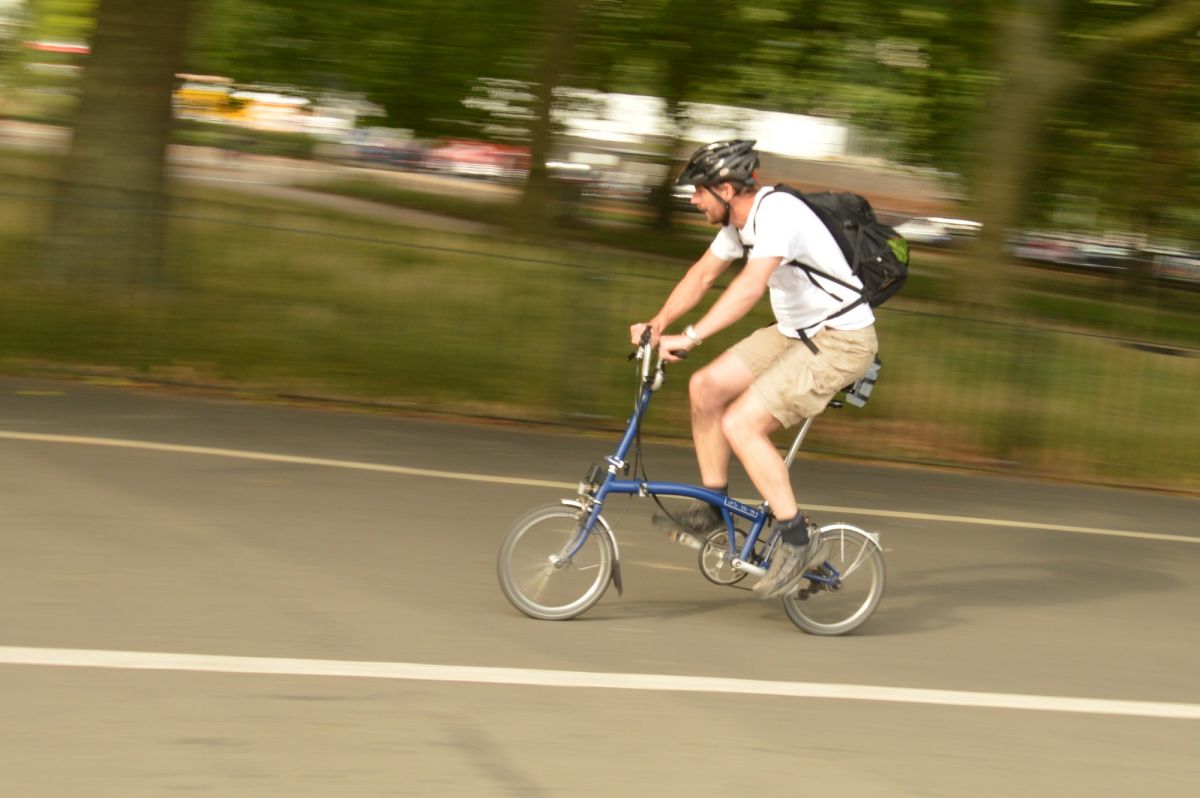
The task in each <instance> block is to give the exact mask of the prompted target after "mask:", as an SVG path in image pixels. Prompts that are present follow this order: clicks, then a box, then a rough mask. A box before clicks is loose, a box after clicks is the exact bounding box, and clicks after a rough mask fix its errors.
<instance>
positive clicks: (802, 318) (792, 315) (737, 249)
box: [709, 188, 875, 338]
mask: <svg viewBox="0 0 1200 798" xmlns="http://www.w3.org/2000/svg"><path fill="white" fill-rule="evenodd" d="M764 198H766V201H765V202H764V201H763V200H764ZM746 247H750V254H749V256H748V260H753V259H755V258H783V262H782V263H780V264H779V265H778V266H777V267H776V268H775V271H773V272H772V273H771V277H770V279H769V280H768V281H767V286H768V287H769V289H770V292H771V310H773V311H774V312H775V320H776V321H778V322H779V330H780V332H782V333H783V334H784V335H788V336H791V337H793V338H798V337H799V334H798V333H799V331H800V330H804V331H805V332H806V333H808V334H809V335H816V334H817V333H818V332H820V330H821V329H822V328H823V327H825V326H829V327H832V328H834V329H837V330H860V329H862V328H863V327H869V326H870V325H872V324H874V323H875V314H874V313H872V312H871V307H870V306H869V305H867V303H865V302H864V303H862V304H860V305H858V306H856V307H854V308H853V309H851V310H849V311H847V312H846V313H843V314H842V315H840V316H838V317H836V318H833V319H830V320H829V322H828V325H826V324H823V323H822V322H823V320H824V319H825V318H827V317H828V316H829V315H830V314H832V313H836V312H837V311H839V310H841V309H842V308H844V307H846V306H847V305H849V304H850V303H851V302H854V301H856V300H857V299H858V298H859V294H858V293H857V292H856V291H851V290H849V289H848V288H846V287H845V286H841V285H838V284H837V283H834V282H831V281H829V280H825V281H823V282H822V285H823V287H824V288H825V289H827V291H828V293H827V292H826V291H825V290H822V289H821V288H818V287H817V286H816V285H814V284H813V281H814V280H821V277H820V276H817V275H814V276H813V277H812V279H810V278H809V276H808V273H807V272H805V271H804V270H803V269H801V268H799V267H797V266H789V265H788V263H789V262H790V261H798V262H799V263H805V264H807V265H809V266H812V267H813V268H815V269H820V270H821V271H823V272H825V273H826V274H831V275H833V276H834V277H836V278H838V279H839V280H843V281H845V282H847V283H849V284H850V285H855V286H861V285H862V283H861V282H859V280H858V278H857V277H855V276H854V274H853V272H851V271H850V267H849V265H847V263H846V258H845V256H843V255H842V250H841V249H840V248H838V245H837V242H836V241H834V240H833V235H832V234H831V233H830V232H829V229H828V228H827V227H825V224H824V223H823V222H822V221H821V220H820V219H819V218H818V217H817V215H816V214H815V213H813V212H812V209H811V208H809V207H808V206H807V205H805V204H804V202H802V201H801V200H800V199H798V198H797V197H793V196H792V195H791V194H788V193H786V192H783V191H773V190H772V189H770V188H763V189H761V190H760V191H759V192H758V194H757V195H756V196H755V197H754V204H753V205H752V206H751V207H750V215H749V216H748V217H747V220H746V226H745V227H743V228H741V229H740V230H739V229H738V228H736V227H734V226H733V225H732V224H728V225H725V226H724V227H722V228H721V230H720V231H719V232H718V233H717V237H716V238H715V239H713V242H712V245H711V246H710V247H709V249H710V250H711V251H712V253H713V254H714V255H716V256H717V257H719V258H721V259H723V260H737V259H738V258H740V257H741V256H742V255H743V254H745V251H746ZM830 294H834V295H835V296H836V297H837V298H835V296H830Z"/></svg>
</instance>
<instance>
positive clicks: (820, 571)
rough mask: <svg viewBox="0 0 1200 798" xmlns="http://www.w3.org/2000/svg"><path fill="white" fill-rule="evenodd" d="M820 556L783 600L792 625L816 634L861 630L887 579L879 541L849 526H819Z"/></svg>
mask: <svg viewBox="0 0 1200 798" xmlns="http://www.w3.org/2000/svg"><path fill="white" fill-rule="evenodd" d="M818 541H819V542H818V545H817V551H816V555H815V556H814V558H813V561H812V563H811V564H810V565H809V567H808V569H807V570H806V571H805V574H804V579H802V580H801V581H800V585H799V587H798V588H797V589H796V590H795V591H794V592H792V593H791V594H789V595H787V596H784V599H783V608H784V610H785V611H786V612H787V615H788V618H790V619H791V621H792V623H794V624H796V626H799V627H800V628H801V629H803V630H804V631H805V632H808V633H809V634H814V635H827V636H831V635H844V634H846V633H847V632H850V631H853V630H854V629H857V628H858V627H859V626H860V625H862V623H863V622H864V621H866V620H867V618H870V617H871V613H872V612H874V611H875V607H876V606H877V605H878V604H879V599H880V598H881V597H882V596H883V587H884V582H885V580H886V575H885V571H884V565H883V552H882V551H881V550H880V548H879V546H878V545H877V544H876V542H875V539H874V538H872V537H871V536H870V535H868V534H867V533H866V532H864V531H863V530H861V529H859V528H858V527H854V526H850V525H849V524H830V525H829V526H825V527H822V528H821V534H820V537H819V538H818Z"/></svg>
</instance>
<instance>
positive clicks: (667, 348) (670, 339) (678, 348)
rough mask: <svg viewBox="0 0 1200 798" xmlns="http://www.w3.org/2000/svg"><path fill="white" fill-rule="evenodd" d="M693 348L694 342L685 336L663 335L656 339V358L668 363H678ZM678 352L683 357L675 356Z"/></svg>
mask: <svg viewBox="0 0 1200 798" xmlns="http://www.w3.org/2000/svg"><path fill="white" fill-rule="evenodd" d="M695 346H696V342H695V341H693V340H692V339H691V338H688V337H687V336H686V335H664V336H663V337H661V338H659V339H658V356H659V357H661V358H662V359H663V360H665V361H667V362H668V363H678V362H679V361H680V360H682V359H683V357H685V356H686V355H687V353H688V352H690V351H692V349H694V348H695ZM679 352H682V353H683V355H682V356H681V355H679V354H677V353H679Z"/></svg>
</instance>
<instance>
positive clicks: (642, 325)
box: [629, 322, 658, 346]
mask: <svg viewBox="0 0 1200 798" xmlns="http://www.w3.org/2000/svg"><path fill="white" fill-rule="evenodd" d="M648 327H649V328H650V345H651V346H654V343H655V341H657V340H658V336H657V335H655V333H654V328H653V327H650V324H649V323H648V322H638V323H637V324H634V325H633V326H631V327H630V328H629V343H631V344H633V345H634V346H641V345H642V336H643V335H644V334H645V332H646V328H648Z"/></svg>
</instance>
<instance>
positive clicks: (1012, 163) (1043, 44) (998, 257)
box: [959, 0, 1200, 309]
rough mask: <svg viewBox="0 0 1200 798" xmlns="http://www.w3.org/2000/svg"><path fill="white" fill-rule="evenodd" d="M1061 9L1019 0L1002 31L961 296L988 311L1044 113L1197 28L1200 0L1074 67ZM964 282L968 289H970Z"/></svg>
mask: <svg viewBox="0 0 1200 798" xmlns="http://www.w3.org/2000/svg"><path fill="white" fill-rule="evenodd" d="M1057 11H1058V4H1057V3H1055V2H1045V1H1044V0H1020V2H1019V3H1018V6H1017V8H1016V9H1015V10H1013V12H1012V13H1011V14H1010V15H1009V16H1008V17H1007V18H1006V19H1005V22H1004V24H1003V25H1002V26H1001V31H1000V37H1001V41H1003V42H1005V43H1006V44H1007V47H1008V49H1007V50H1006V52H1005V53H1004V57H1003V63H1002V74H1003V79H1004V82H1003V84H1002V86H1001V88H1000V95H999V97H998V99H997V102H996V103H995V104H994V105H993V108H994V109H995V110H994V111H993V112H992V113H991V114H990V115H989V116H988V118H987V119H986V120H985V122H984V124H985V129H986V130H987V131H988V135H987V136H986V137H985V138H986V140H985V143H984V145H983V153H982V155H981V160H982V164H983V166H982V168H981V169H980V171H979V172H977V173H976V175H975V179H974V181H973V183H974V191H973V193H974V195H975V197H976V198H977V202H976V214H977V216H978V219H979V221H980V222H982V223H983V230H982V232H981V234H980V237H979V240H978V242H977V244H976V247H975V253H974V258H973V261H974V265H973V268H972V270H971V273H970V274H969V275H964V276H963V278H962V281H961V282H962V285H960V288H959V295H960V296H961V297H962V298H963V299H964V300H966V301H971V302H974V303H976V304H978V305H980V306H984V307H987V308H991V309H1003V308H1005V307H1006V306H1007V303H1008V296H1007V291H1008V288H1009V286H1010V284H1011V278H1012V273H1011V269H1009V268H1008V267H1007V258H1006V252H1005V241H1006V239H1007V237H1008V235H1009V233H1010V232H1011V231H1013V230H1016V229H1017V228H1018V227H1019V225H1020V223H1021V217H1022V215H1023V212H1024V210H1025V207H1024V197H1025V193H1026V191H1027V188H1028V186H1027V183H1028V179H1029V175H1030V174H1031V173H1032V172H1033V169H1034V166H1035V165H1036V159H1037V157H1038V155H1039V153H1040V151H1041V148H1040V134H1041V120H1042V118H1043V117H1044V116H1045V114H1046V112H1047V110H1048V109H1049V108H1050V107H1051V106H1052V105H1053V104H1054V103H1055V102H1057V101H1060V100H1061V99H1062V98H1063V97H1065V96H1067V95H1068V94H1069V93H1070V92H1071V91H1073V90H1074V89H1075V88H1076V87H1077V86H1079V85H1080V84H1081V83H1082V82H1083V81H1084V80H1085V79H1086V78H1087V77H1088V75H1090V74H1091V73H1092V72H1094V71H1095V70H1096V69H1097V68H1098V67H1099V66H1100V65H1102V64H1103V63H1105V61H1106V60H1107V59H1108V58H1110V57H1111V56H1112V55H1113V54H1114V53H1117V52H1121V51H1122V50H1125V49H1128V48H1130V47H1136V46H1140V45H1145V44H1149V43H1152V42H1155V41H1160V40H1163V39H1168V38H1171V37H1174V36H1180V35H1185V34H1187V33H1188V32H1189V31H1192V30H1194V29H1195V27H1196V26H1197V24H1200V0H1177V2H1175V3H1171V4H1169V5H1166V6H1163V7H1161V8H1159V9H1158V10H1157V11H1154V12H1152V13H1150V14H1147V15H1145V16H1144V17H1142V18H1140V19H1138V20H1137V21H1135V22H1133V23H1126V24H1122V25H1120V26H1118V27H1115V28H1113V29H1112V30H1109V31H1106V32H1102V33H1100V34H1099V35H1096V36H1095V37H1094V38H1093V40H1092V41H1093V44H1092V45H1091V46H1090V47H1088V48H1085V49H1084V50H1083V51H1082V52H1080V53H1079V54H1078V55H1077V57H1076V58H1075V59H1073V60H1070V61H1067V60H1063V59H1060V58H1056V57H1054V56H1053V55H1052V53H1053V52H1054V42H1053V39H1054V36H1055V31H1056V30H1057V28H1058V27H1059V25H1058V20H1057ZM968 282H969V290H968V285H967V283H968Z"/></svg>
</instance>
